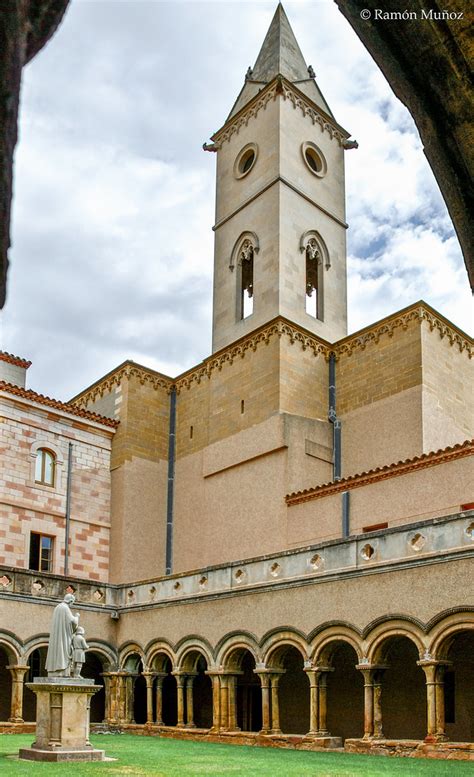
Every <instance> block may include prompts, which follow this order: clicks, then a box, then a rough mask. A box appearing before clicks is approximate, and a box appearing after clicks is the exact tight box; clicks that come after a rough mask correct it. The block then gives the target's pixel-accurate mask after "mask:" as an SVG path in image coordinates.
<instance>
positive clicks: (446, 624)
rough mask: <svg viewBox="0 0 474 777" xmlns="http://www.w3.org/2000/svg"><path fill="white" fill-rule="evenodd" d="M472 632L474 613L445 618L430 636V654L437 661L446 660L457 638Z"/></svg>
mask: <svg viewBox="0 0 474 777" xmlns="http://www.w3.org/2000/svg"><path fill="white" fill-rule="evenodd" d="M470 631H474V613H456V614H453V615H450V616H448V617H446V618H443V620H442V621H439V622H438V623H437V624H436V626H435V627H434V628H433V629H432V630H431V633H430V635H429V637H430V641H429V645H428V652H429V654H430V655H431V656H432V658H434V659H436V660H445V659H446V658H447V654H448V652H449V649H450V647H451V645H452V643H453V641H454V640H455V638H456V636H457V635H458V634H459V633H461V632H470Z"/></svg>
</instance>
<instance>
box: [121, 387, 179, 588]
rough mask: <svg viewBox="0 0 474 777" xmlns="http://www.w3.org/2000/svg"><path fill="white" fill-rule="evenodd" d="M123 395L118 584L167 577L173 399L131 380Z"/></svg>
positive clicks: (164, 390) (163, 389)
mask: <svg viewBox="0 0 474 777" xmlns="http://www.w3.org/2000/svg"><path fill="white" fill-rule="evenodd" d="M121 395H122V402H121V404H120V412H119V418H120V425H119V427H118V430H117V438H116V440H114V445H113V449H112V535H111V580H112V581H113V582H118V581H122V582H123V581H127V580H132V579H136V577H137V572H138V574H139V575H140V577H142V578H143V579H144V578H147V577H153V576H156V575H160V574H164V572H165V542H166V500H167V485H166V478H167V458H168V434H169V394H168V393H167V391H166V388H164V387H156V386H154V385H152V384H150V383H148V382H143V383H142V382H141V381H140V379H139V378H138V377H136V376H131V377H130V378H128V379H124V380H123V381H122V384H121Z"/></svg>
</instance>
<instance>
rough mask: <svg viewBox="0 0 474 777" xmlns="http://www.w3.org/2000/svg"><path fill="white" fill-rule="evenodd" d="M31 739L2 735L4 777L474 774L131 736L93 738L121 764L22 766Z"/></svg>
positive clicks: (447, 767) (425, 764)
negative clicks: (21, 758) (23, 750)
mask: <svg viewBox="0 0 474 777" xmlns="http://www.w3.org/2000/svg"><path fill="white" fill-rule="evenodd" d="M33 739H34V737H33V736H32V735H31V734H3V735H0V775H2V776H3V775H5V777H16V776H17V775H31V777H36V776H37V775H38V776H39V777H41V775H50V774H54V775H56V777H62V775H70V776H71V777H74V775H76V777H79V776H80V777H83V775H92V774H95V775H99V774H100V775H102V774H104V775H106V777H115V776H117V777H124V776H125V775H128V777H135V776H136V777H146V776H147V775H154V777H188V775H201V777H207V775H218V777H221V775H233V776H234V777H238V776H241V777H304V775H312V777H326V775H334V776H336V777H345V776H346V775H349V776H350V777H358V775H364V776H365V775H367V777H372V775H392V774H393V775H399V776H400V777H405V775H410V777H411V775H426V777H438V776H441V775H447V776H449V777H454V775H456V777H458V775H459V776H460V777H461V776H462V775H468V774H471V775H473V774H474V763H467V762H462V761H456V762H454V763H453V761H434V760H426V759H422V758H392V757H384V756H366V755H344V754H341V753H311V752H303V751H295V750H278V749H273V748H262V747H244V746H238V745H216V744H209V743H206V742H185V741H180V740H173V739H160V738H158V737H141V736H132V735H130V734H128V735H127V734H122V735H110V736H100V735H96V736H93V737H92V742H93V743H94V745H95V746H96V747H97V748H100V749H102V750H104V749H105V751H106V754H107V755H108V756H110V757H112V758H116V759H117V760H116V761H108V762H104V763H90V764H81V763H76V764H68V765H65V764H38V763H34V762H28V761H17V760H14V759H12V758H9V757H8V756H11V755H16V754H17V753H18V749H19V748H20V747H28V746H29V745H30V744H31V742H32V741H33Z"/></svg>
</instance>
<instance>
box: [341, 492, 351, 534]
mask: <svg viewBox="0 0 474 777" xmlns="http://www.w3.org/2000/svg"><path fill="white" fill-rule="evenodd" d="M349 496H350V494H349V491H343V492H342V536H343V537H348V536H349V534H350V533H351V529H350V526H351V524H350V512H349V509H350V499H349Z"/></svg>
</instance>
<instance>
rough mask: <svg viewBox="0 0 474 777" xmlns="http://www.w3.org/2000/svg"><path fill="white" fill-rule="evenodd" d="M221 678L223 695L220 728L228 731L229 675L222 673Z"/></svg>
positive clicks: (221, 698)
mask: <svg viewBox="0 0 474 777" xmlns="http://www.w3.org/2000/svg"><path fill="white" fill-rule="evenodd" d="M220 680H221V697H220V708H221V715H220V728H221V729H223V730H224V731H227V730H228V728H229V676H228V675H225V674H222V675H221V677H220Z"/></svg>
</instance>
